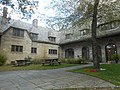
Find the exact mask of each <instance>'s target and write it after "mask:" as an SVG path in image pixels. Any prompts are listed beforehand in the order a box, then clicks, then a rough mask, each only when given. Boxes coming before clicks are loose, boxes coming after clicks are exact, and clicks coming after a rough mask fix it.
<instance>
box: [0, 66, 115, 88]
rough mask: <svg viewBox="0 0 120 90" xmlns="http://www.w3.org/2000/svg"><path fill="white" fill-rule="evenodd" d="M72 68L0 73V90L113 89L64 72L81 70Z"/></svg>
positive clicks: (92, 80)
mask: <svg viewBox="0 0 120 90" xmlns="http://www.w3.org/2000/svg"><path fill="white" fill-rule="evenodd" d="M90 65H91V64H88V65H83V66H74V67H67V68H61V69H54V70H30V71H7V72H0V90H47V89H60V88H79V87H93V86H95V87H114V85H113V84H111V83H109V82H106V81H103V80H101V79H98V78H95V77H91V76H88V75H83V74H79V73H72V72H66V71H65V70H69V69H75V68H82V67H86V66H90Z"/></svg>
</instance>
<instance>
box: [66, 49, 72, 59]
mask: <svg viewBox="0 0 120 90" xmlns="http://www.w3.org/2000/svg"><path fill="white" fill-rule="evenodd" d="M65 58H74V49H73V48H69V49H66V50H65Z"/></svg>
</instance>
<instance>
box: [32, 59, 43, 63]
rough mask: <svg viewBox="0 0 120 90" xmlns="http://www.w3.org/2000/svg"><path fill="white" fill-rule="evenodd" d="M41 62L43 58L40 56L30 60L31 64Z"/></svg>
mask: <svg viewBox="0 0 120 90" xmlns="http://www.w3.org/2000/svg"><path fill="white" fill-rule="evenodd" d="M42 62H43V59H40V58H34V59H33V60H32V64H41V63H42Z"/></svg>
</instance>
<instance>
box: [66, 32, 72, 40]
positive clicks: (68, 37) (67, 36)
mask: <svg viewBox="0 0 120 90" xmlns="http://www.w3.org/2000/svg"><path fill="white" fill-rule="evenodd" d="M72 35H73V34H71V33H70V34H66V35H65V39H70V38H71V37H72Z"/></svg>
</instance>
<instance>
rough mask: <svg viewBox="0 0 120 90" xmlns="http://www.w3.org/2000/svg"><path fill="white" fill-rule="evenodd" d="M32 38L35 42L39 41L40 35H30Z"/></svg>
mask: <svg viewBox="0 0 120 90" xmlns="http://www.w3.org/2000/svg"><path fill="white" fill-rule="evenodd" d="M30 36H31V38H32V39H33V40H38V34H37V33H30Z"/></svg>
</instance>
